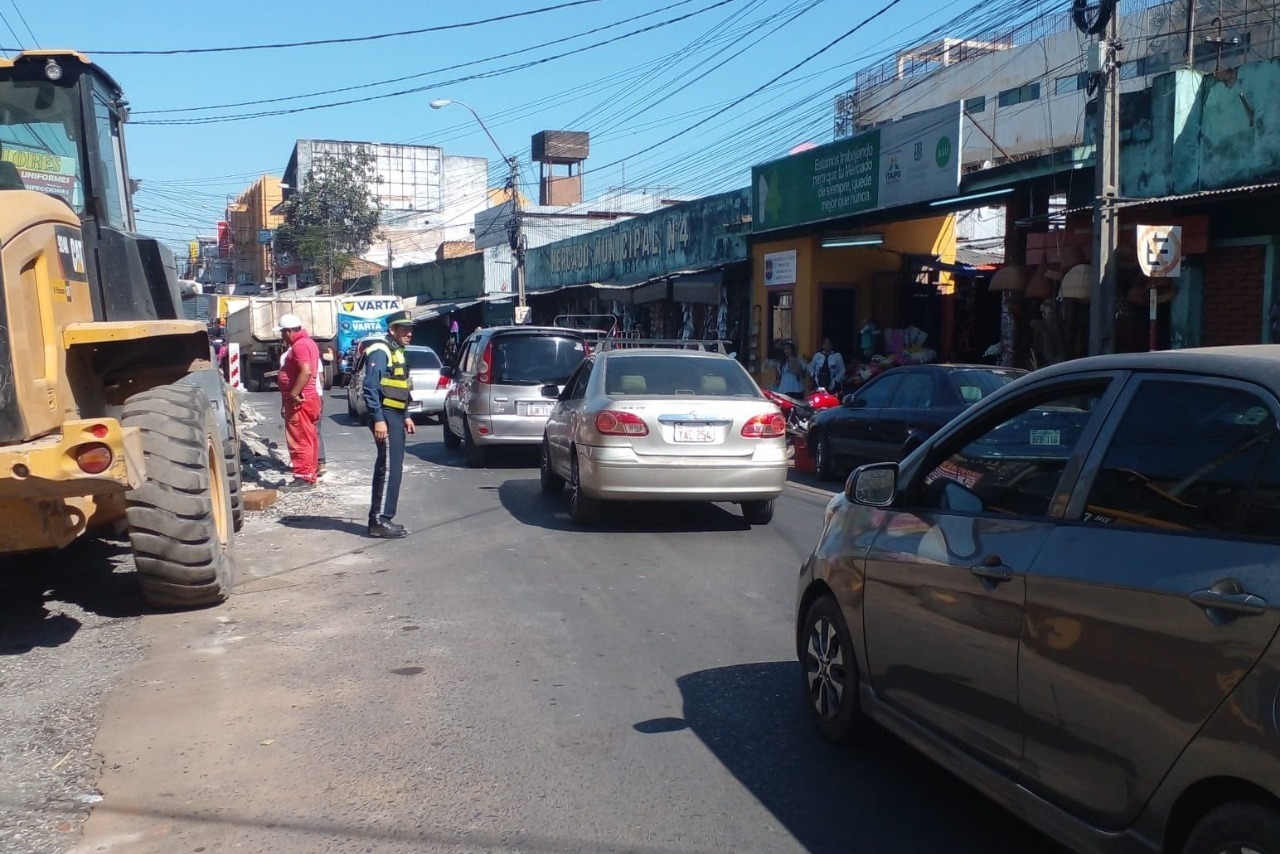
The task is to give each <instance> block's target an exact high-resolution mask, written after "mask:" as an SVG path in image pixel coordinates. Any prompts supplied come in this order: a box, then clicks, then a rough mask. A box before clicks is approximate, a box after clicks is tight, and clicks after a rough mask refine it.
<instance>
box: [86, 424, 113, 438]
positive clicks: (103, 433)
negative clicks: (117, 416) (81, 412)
mask: <svg viewBox="0 0 1280 854" xmlns="http://www.w3.org/2000/svg"><path fill="white" fill-rule="evenodd" d="M89 432H90V433H92V434H93V438H95V439H105V438H107V434H108V433H110V432H111V431H110V430H109V429H108V428H107V425H106V424H94V425H93V426H92V427H90V428H89Z"/></svg>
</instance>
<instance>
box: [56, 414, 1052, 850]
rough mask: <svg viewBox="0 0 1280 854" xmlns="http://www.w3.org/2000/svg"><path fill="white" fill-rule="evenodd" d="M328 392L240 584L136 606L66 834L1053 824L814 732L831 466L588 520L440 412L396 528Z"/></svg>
mask: <svg viewBox="0 0 1280 854" xmlns="http://www.w3.org/2000/svg"><path fill="white" fill-rule="evenodd" d="M250 400H251V401H252V402H253V403H254V404H255V405H256V406H257V407H258V409H259V410H260V411H262V412H263V413H265V414H268V415H272V416H274V415H275V410H276V408H277V401H276V399H274V398H273V396H271V395H251V396H250ZM328 406H329V414H328V415H327V417H326V420H325V422H324V428H323V429H324V434H325V441H326V445H327V457H328V467H329V469H330V474H329V475H328V476H327V478H326V482H325V485H324V487H323V488H322V489H321V490H319V491H317V492H316V493H312V494H307V495H305V496H295V497H291V498H289V499H287V503H286V504H284V505H282V506H278V507H276V508H273V509H272V510H270V511H268V512H266V513H262V514H252V515H251V517H250V519H249V522H248V524H247V526H246V529H245V532H244V533H243V535H242V536H241V539H240V543H239V576H240V583H239V586H238V588H237V592H236V595H235V596H233V597H232V599H231V601H229V602H228V603H227V604H226V605H224V606H222V607H220V608H217V609H211V610H207V611H200V612H194V613H187V614H151V615H145V616H143V617H142V618H141V619H139V620H138V621H137V626H138V628H137V633H138V640H139V643H141V644H144V645H146V646H147V648H148V653H147V655H146V658H145V660H142V661H140V662H139V663H136V664H134V665H132V666H131V667H129V668H128V669H127V670H125V671H124V672H123V675H122V676H121V677H120V679H119V681H118V683H117V685H116V687H115V689H114V691H113V692H112V693H111V695H110V699H109V700H108V702H107V705H106V707H105V710H104V712H103V719H102V727H101V730H100V732H99V735H98V739H97V742H96V745H95V749H96V750H97V752H98V753H100V754H101V756H102V759H103V762H104V768H105V771H104V773H103V776H102V778H101V780H100V782H99V786H98V788H99V790H100V791H101V792H102V795H103V800H102V802H101V803H99V804H97V805H96V806H95V807H94V810H93V813H92V816H91V817H90V819H89V821H88V822H87V824H86V826H85V834H84V838H83V840H82V841H81V842H80V843H79V844H78V845H77V846H75V848H74V850H75V851H83V852H102V851H108V852H110V851H120V852H165V854H168V852H175V851H210V852H212V851H232V850H243V851H268V850H270V851H279V852H308V853H309V852H321V851H326V852H327V851H335V852H339V851H351V852H357V851H358V852H365V851H371V852H400V851H405V852H408V851H415V852H416V851H448V852H473V851H507V850H515V851H527V852H603V851H629V852H690V851H753V852H755V851H758V852H788V851H833V852H834V851H841V852H845V851H866V852H911V853H912V854H918V852H922V851H927V852H933V851H947V852H955V853H956V854H960V853H961V852H983V854H986V852H992V851H1001V852H1004V851H1037V852H1040V851H1052V850H1056V849H1055V848H1054V847H1053V846H1052V844H1051V843H1050V842H1049V841H1048V840H1046V839H1045V838H1043V837H1041V836H1039V835H1037V834H1035V833H1034V832H1032V831H1030V830H1028V829H1027V828H1026V827H1025V826H1023V825H1022V824H1021V823H1020V822H1019V821H1018V820H1017V819H1015V818H1014V817H1012V816H1010V815H1009V814H1007V813H1005V812H1004V811H1002V810H1001V809H1000V808H998V807H997V806H995V805H994V804H993V803H991V802H989V801H987V800H986V799H985V798H983V797H982V796H980V795H978V794H976V793H975V792H973V791H972V790H970V789H969V788H968V787H966V786H965V785H963V784H961V783H959V782H958V781H956V780H955V779H954V778H953V777H951V776H950V775H948V774H947V773H946V772H944V771H941V770H940V769H938V768H937V767H936V766H934V765H932V764H931V763H929V762H928V761H926V760H924V759H922V758H920V757H919V756H918V755H917V754H915V753H914V752H913V751H911V750H910V749H909V748H907V747H905V746H904V745H902V744H901V743H899V742H897V741H896V740H895V739H893V738H892V737H890V736H888V735H884V736H883V737H882V738H881V739H880V740H879V741H878V742H877V743H876V744H874V745H872V746H870V747H868V748H864V749H861V750H857V751H851V750H840V749H834V748H831V747H830V746H828V745H826V744H825V743H823V742H822V741H820V740H819V739H818V738H817V736H816V735H815V734H814V733H813V731H812V729H811V727H810V725H809V723H808V720H807V718H806V715H805V709H804V706H803V700H802V697H801V694H800V675H799V672H798V666H797V664H796V663H795V660H794V651H793V647H792V641H791V637H792V632H793V626H792V623H793V614H792V610H793V607H794V598H795V578H796V574H797V569H798V567H799V564H800V562H801V561H802V560H803V558H804V557H805V555H806V553H807V551H808V550H809V549H810V548H811V547H812V545H813V542H814V540H815V537H816V535H817V533H818V527H819V524H820V520H821V513H822V508H823V505H824V504H825V502H826V497H827V496H826V495H825V494H823V493H821V492H819V491H817V490H813V489H811V488H807V487H792V488H789V489H788V491H787V493H786V494H785V495H784V496H783V498H782V499H781V500H780V501H779V504H778V507H777V513H776V516H775V519H774V521H773V523H772V524H771V525H769V526H766V527H761V528H754V529H753V528H751V527H749V526H747V525H745V524H744V523H743V522H742V520H741V517H740V515H739V513H738V510H737V508H736V507H732V506H721V505H689V506H671V507H639V508H630V509H627V510H624V511H622V512H618V513H615V514H613V515H612V517H611V518H610V520H609V522H608V524H607V525H605V526H604V527H601V528H599V529H593V530H581V529H577V528H575V527H574V526H573V525H572V524H571V523H570V522H569V520H568V518H567V513H566V509H567V508H566V505H565V500H564V498H563V497H556V498H549V497H547V496H544V495H543V494H541V492H540V491H539V489H538V479H537V468H536V463H537V460H536V454H535V453H533V452H524V453H522V452H513V453H503V454H500V455H498V456H497V458H496V459H495V461H494V466H493V467H492V468H489V469H485V470H472V469H468V468H466V467H465V466H464V464H463V462H462V459H461V456H460V455H459V454H455V453H452V452H448V451H446V450H445V449H444V448H443V446H442V445H441V442H440V427H439V426H435V425H431V426H424V427H421V428H420V432H419V434H418V436H417V437H416V438H411V439H410V446H409V448H410V456H409V458H408V461H407V467H406V483H405V489H404V493H403V495H402V501H401V511H400V513H399V515H398V517H397V521H400V522H401V523H403V524H405V525H406V526H408V528H409V529H410V531H411V534H410V536H409V537H407V538H406V539H404V540H399V541H375V540H369V539H367V538H365V537H363V536H362V531H363V527H364V519H365V515H366V513H367V505H368V495H367V492H368V469H369V466H370V462H371V458H372V443H371V441H370V439H369V436H368V432H367V430H365V429H363V428H359V427H357V426H355V425H353V424H352V423H350V421H349V420H348V419H347V416H346V414H345V404H343V403H342V401H341V399H340V398H339V397H337V396H335V397H333V398H331V399H330V401H329V402H328ZM263 428H264V429H266V430H267V432H270V430H271V429H274V430H275V431H276V432H277V434H278V430H279V427H278V424H265V425H263Z"/></svg>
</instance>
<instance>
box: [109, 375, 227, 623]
mask: <svg viewBox="0 0 1280 854" xmlns="http://www.w3.org/2000/svg"><path fill="white" fill-rule="evenodd" d="M122 421H123V422H124V424H125V426H128V427H137V428H139V429H140V430H141V431H142V445H143V452H144V453H143V457H144V460H145V464H146V472H147V479H146V481H145V482H144V483H143V484H142V485H141V486H139V487H138V488H137V489H134V490H131V491H130V492H129V493H127V495H126V496H125V497H126V500H127V505H128V506H127V514H128V520H129V540H130V543H131V544H132V546H133V554H134V563H135V565H136V567H137V572H138V581H139V584H140V586H141V587H142V593H143V595H144V596H145V597H146V599H147V601H148V602H149V603H151V605H153V606H155V607H159V608H194V607H201V606H206V605H216V604H218V603H219V602H222V601H223V600H225V599H226V598H227V596H228V595H229V594H230V593H231V583H232V575H233V567H234V563H233V559H232V551H231V550H232V542H231V535H232V530H233V529H234V526H235V522H234V517H233V511H232V504H231V484H230V480H229V477H228V474H227V459H226V456H225V451H224V448H223V445H222V442H221V441H220V440H219V439H218V431H217V428H216V427H215V425H214V423H213V411H212V409H211V407H210V405H209V403H208V400H207V399H206V398H205V396H204V394H203V393H201V392H200V391H199V390H198V389H194V388H190V387H187V386H173V385H170V386H160V387H158V388H154V389H150V390H149V391H144V392H141V393H139V394H136V395H134V396H133V397H131V398H129V400H128V401H127V402H126V403H125V405H124V412H123V416H122Z"/></svg>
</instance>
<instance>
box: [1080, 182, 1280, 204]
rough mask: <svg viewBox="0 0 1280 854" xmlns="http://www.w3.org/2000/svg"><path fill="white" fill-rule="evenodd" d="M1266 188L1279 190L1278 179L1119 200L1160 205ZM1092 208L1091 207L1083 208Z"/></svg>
mask: <svg viewBox="0 0 1280 854" xmlns="http://www.w3.org/2000/svg"><path fill="white" fill-rule="evenodd" d="M1267 190H1280V181H1267V182H1265V183H1261V184H1246V185H1245V186H1243V187H1224V188H1222V189H1220V190H1198V191H1196V192H1194V193H1182V194H1180V195H1177V196H1160V197H1158V198H1153V199H1125V200H1124V201H1121V202H1119V203H1118V204H1119V207H1122V208H1137V207H1144V206H1147V205H1162V204H1166V203H1168V202H1185V201H1191V200H1195V199H1209V198H1218V197H1223V196H1245V195H1249V194H1251V193H1260V192H1265V191H1267ZM1085 210H1092V207H1090V208H1085Z"/></svg>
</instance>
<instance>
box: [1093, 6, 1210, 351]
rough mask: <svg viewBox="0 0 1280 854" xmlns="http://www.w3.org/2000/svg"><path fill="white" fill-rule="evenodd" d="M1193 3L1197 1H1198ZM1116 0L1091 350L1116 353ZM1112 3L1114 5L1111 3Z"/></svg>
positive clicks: (1104, 97)
mask: <svg viewBox="0 0 1280 854" xmlns="http://www.w3.org/2000/svg"><path fill="white" fill-rule="evenodd" d="M1193 2H1194V0H1193ZM1118 5H1119V4H1118V3H1117V2H1115V0H1111V2H1109V3H1108V2H1104V3H1103V4H1102V9H1101V10H1100V11H1099V14H1100V15H1103V14H1105V15H1107V18H1106V23H1105V26H1103V27H1102V28H1101V32H1099V33H1097V36H1098V40H1097V42H1095V43H1094V44H1093V45H1092V46H1091V49H1092V50H1093V51H1095V53H1094V59H1095V60H1096V62H1097V66H1098V67H1097V72H1096V78H1095V79H1096V80H1097V82H1098V90H1097V91H1098V110H1097V114H1096V115H1097V125H1096V132H1095V134H1094V156H1093V157H1094V167H1093V168H1094V174H1095V177H1096V192H1095V198H1094V203H1093V204H1094V208H1093V246H1094V252H1093V273H1094V281H1093V287H1092V293H1091V294H1090V300H1089V355H1091V356H1096V355H1100V354H1105V353H1114V352H1115V329H1116V248H1117V246H1118V245H1119V240H1120V222H1119V210H1118V209H1117V207H1116V201H1117V197H1118V195H1119V191H1120V66H1119V64H1118V63H1117V62H1116V51H1117V50H1119V47H1120V38H1119V31H1120V30H1119V22H1118V20H1117V17H1118V14H1119V9H1118V8H1117V7H1118ZM1108 7H1109V8H1108Z"/></svg>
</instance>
